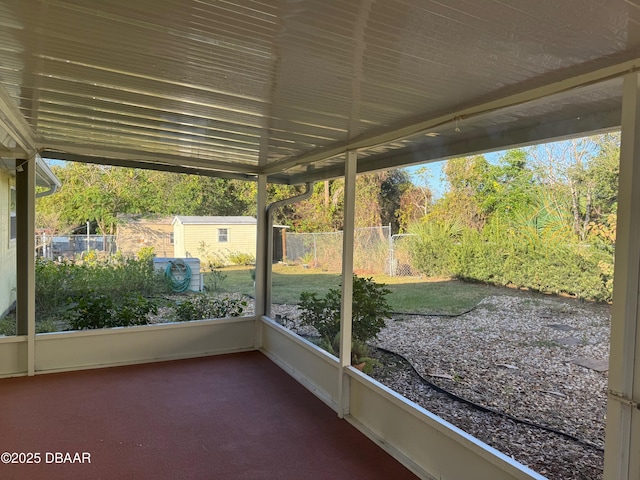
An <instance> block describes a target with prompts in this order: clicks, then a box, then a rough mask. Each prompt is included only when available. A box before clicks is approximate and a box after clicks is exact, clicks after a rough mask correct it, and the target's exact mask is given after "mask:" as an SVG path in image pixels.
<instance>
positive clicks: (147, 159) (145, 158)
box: [42, 144, 257, 175]
mask: <svg viewBox="0 0 640 480" xmlns="http://www.w3.org/2000/svg"><path fill="white" fill-rule="evenodd" d="M42 156H43V157H45V158H52V159H57V160H70V161H76V162H86V163H102V161H99V162H96V161H95V159H92V157H96V158H98V159H113V160H114V161H115V160H128V161H129V162H130V163H131V165H132V166H135V164H137V163H139V164H140V168H145V167H144V166H143V165H145V164H148V163H158V164H163V163H164V164H166V165H173V166H179V167H188V168H201V169H204V170H217V171H219V172H226V173H229V174H236V173H239V174H244V175H255V174H257V172H256V170H257V166H250V165H238V164H229V163H226V162H219V161H215V160H204V159H199V158H196V157H189V156H186V155H185V156H181V155H169V154H166V153H141V152H138V151H135V150H128V149H121V148H99V147H95V148H94V147H91V146H87V147H80V146H75V145H66V144H47V145H46V148H45V149H43V150H42ZM70 156H73V157H74V160H71V158H70ZM63 157H65V158H63Z"/></svg>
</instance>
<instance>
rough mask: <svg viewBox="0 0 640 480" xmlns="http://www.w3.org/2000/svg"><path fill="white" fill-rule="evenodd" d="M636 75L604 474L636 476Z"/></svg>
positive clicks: (639, 321) (623, 150)
mask: <svg viewBox="0 0 640 480" xmlns="http://www.w3.org/2000/svg"><path fill="white" fill-rule="evenodd" d="M639 129H640V76H639V74H638V73H631V74H628V75H626V76H625V77H624V88H623V96H622V140H621V147H620V177H619V186H618V227H617V235H616V259H615V274H614V298H613V310H612V320H611V353H610V357H609V401H608V407H607V430H606V447H605V472H604V478H605V479H606V480H614V479H615V480H630V479H635V480H637V479H638V478H640V410H639V409H638V402H640V352H639V351H638V349H639V347H640V339H639V338H638V336H639V335H640V328H639V326H640V317H639V314H640V311H639V304H638V295H639V291H638V287H639V283H638V279H639V276H640V215H639V214H638V208H639V207H640V135H639V133H640V132H639Z"/></svg>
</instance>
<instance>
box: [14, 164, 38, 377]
mask: <svg viewBox="0 0 640 480" xmlns="http://www.w3.org/2000/svg"><path fill="white" fill-rule="evenodd" d="M35 217H36V157H35V156H34V157H31V158H30V159H29V160H27V161H24V162H23V163H22V164H21V166H20V168H18V171H17V172H16V257H17V260H16V261H17V262H18V265H17V278H16V280H17V282H16V283H17V287H18V288H17V295H16V314H17V315H16V319H17V327H18V328H17V333H18V335H26V336H27V374H28V375H34V374H35V335H36V300H35V298H36V293H35V292H36V282H35V271H36V265H35V251H36V232H35Z"/></svg>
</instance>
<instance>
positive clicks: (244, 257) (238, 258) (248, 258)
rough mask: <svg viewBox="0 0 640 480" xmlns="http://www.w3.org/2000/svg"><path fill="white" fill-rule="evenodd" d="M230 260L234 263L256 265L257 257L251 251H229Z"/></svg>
mask: <svg viewBox="0 0 640 480" xmlns="http://www.w3.org/2000/svg"><path fill="white" fill-rule="evenodd" d="M229 261H230V262H231V263H233V264H234V265H242V266H248V265H255V264H256V257H255V255H253V254H251V253H245V252H231V253H229Z"/></svg>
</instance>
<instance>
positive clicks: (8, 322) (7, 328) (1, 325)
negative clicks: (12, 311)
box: [0, 315, 16, 337]
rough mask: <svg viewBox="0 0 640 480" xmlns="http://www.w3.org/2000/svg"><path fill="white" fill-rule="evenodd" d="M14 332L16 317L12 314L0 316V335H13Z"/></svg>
mask: <svg viewBox="0 0 640 480" xmlns="http://www.w3.org/2000/svg"><path fill="white" fill-rule="evenodd" d="M15 334H16V319H15V317H13V316H11V315H10V316H7V317H4V318H0V335H5V336H7V337H13V336H14V335H15Z"/></svg>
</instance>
